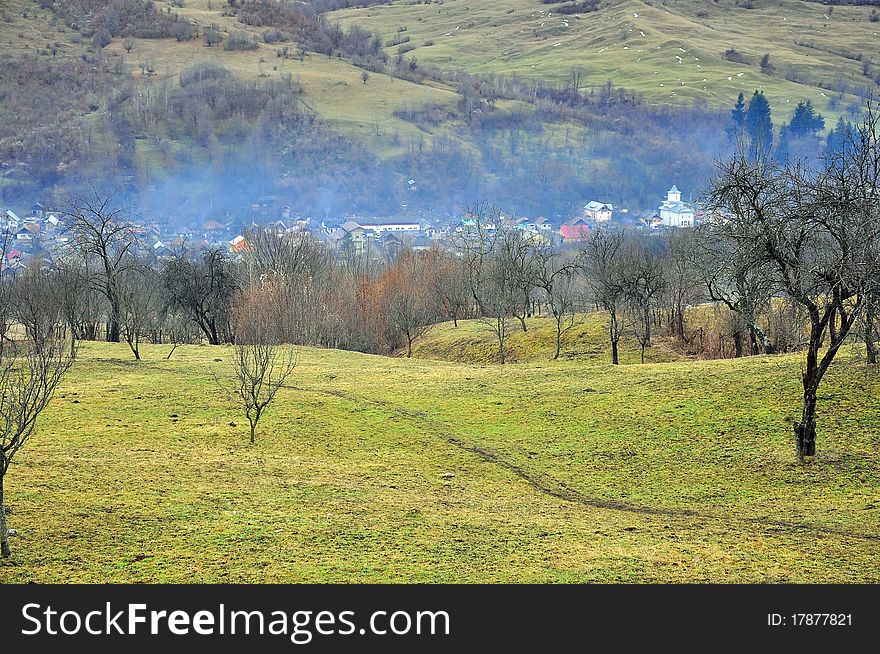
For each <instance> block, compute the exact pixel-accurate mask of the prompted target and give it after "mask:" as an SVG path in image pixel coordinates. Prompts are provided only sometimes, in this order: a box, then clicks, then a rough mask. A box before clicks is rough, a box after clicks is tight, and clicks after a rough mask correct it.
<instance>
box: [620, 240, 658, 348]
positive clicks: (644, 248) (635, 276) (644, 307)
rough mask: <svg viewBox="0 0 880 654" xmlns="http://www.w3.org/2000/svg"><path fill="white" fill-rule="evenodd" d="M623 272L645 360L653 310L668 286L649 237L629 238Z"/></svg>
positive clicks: (630, 309) (634, 324)
mask: <svg viewBox="0 0 880 654" xmlns="http://www.w3.org/2000/svg"><path fill="white" fill-rule="evenodd" d="M622 275H623V284H624V293H625V300H626V307H627V312H628V313H629V314H630V316H631V318H632V325H633V331H634V332H635V335H636V338H637V339H638V341H639V346H640V348H641V362H642V363H644V362H645V350H647V349H648V348H649V347H651V338H652V336H653V324H654V316H653V311H654V309H655V308H656V307H657V303H658V302H659V299H660V297H661V294H662V293H663V290H664V289H665V287H666V276H665V274H664V263H663V259H662V258H661V257H660V255H659V254H657V252H655V251H654V250H653V249H652V248H651V247H650V245H649V244H648V243H647V242H646V241H644V240H635V239H633V240H630V241H629V242H628V243H627V244H626V247H625V249H624V252H623V257H622Z"/></svg>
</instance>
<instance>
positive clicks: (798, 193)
mask: <svg viewBox="0 0 880 654" xmlns="http://www.w3.org/2000/svg"><path fill="white" fill-rule="evenodd" d="M878 131H880V130H878V113H877V108H876V106H875V105H873V103H870V104H869V106H868V108H867V113H866V115H865V119H864V122H863V124H862V125H861V126H860V127H859V128H858V130H857V133H856V135H855V140H854V142H853V143H852V147H849V148H845V149H843V150H842V151H841V152H837V153H833V154H831V155H829V156H828V157H827V158H826V159H825V160H824V163H823V165H822V167H821V168H820V169H818V170H810V169H807V168H805V167H803V166H800V165H795V164H789V165H786V166H780V165H778V164H775V163H772V162H768V161H766V160H760V159H759V160H756V161H750V160H749V159H748V158H747V157H745V156H742V155H740V156H737V157H735V158H734V159H733V160H732V161H731V162H730V163H727V164H724V165H722V166H721V170H720V174H719V176H718V177H717V179H716V180H715V181H714V183H713V186H712V189H711V194H710V199H711V201H712V204H713V205H714V207H715V208H716V209H720V210H723V211H725V212H726V215H727V216H729V218H727V219H722V220H719V221H718V222H719V223H720V225H719V228H718V229H717V233H718V235H719V237H720V238H724V239H726V240H727V242H728V243H729V246H730V247H731V248H734V249H739V250H742V251H746V252H752V253H754V254H756V255H759V259H758V260H757V261H756V263H757V264H758V265H764V266H766V270H767V274H768V275H769V278H770V280H771V281H772V283H773V285H774V287H775V288H776V289H778V291H779V292H781V293H784V294H785V295H787V296H788V297H789V298H790V299H791V300H792V301H794V302H795V303H797V304H800V305H801V306H803V308H804V309H805V310H806V313H807V316H808V319H809V323H808V327H809V333H808V337H807V353H806V360H805V362H804V367H803V413H802V415H801V419H800V421H797V422H795V425H794V432H795V439H796V443H797V456H798V460H799V461H801V462H803V460H804V457H806V456H813V455H815V453H816V401H817V393H818V390H819V385H820V384H821V382H822V378H823V377H824V375H825V373H826V372H827V370H828V367H829V366H830V365H831V363H832V361H833V360H834V357H835V356H836V354H837V352H838V350H839V349H840V347H841V346H842V345H843V343H844V342H845V341H846V339H847V337H848V335H849V334H850V331H851V330H852V328H853V326H854V325H855V324H856V321H857V319H858V318H859V316H860V314H861V312H862V311H863V310H864V308H865V302H866V300H867V298H869V297H870V296H871V295H873V294H874V293H875V292H876V290H877V286H878V283H880V282H878V271H880V263H878V262H880V148H878V143H877V140H878V135H880V134H878Z"/></svg>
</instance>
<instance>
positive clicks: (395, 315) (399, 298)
mask: <svg viewBox="0 0 880 654" xmlns="http://www.w3.org/2000/svg"><path fill="white" fill-rule="evenodd" d="M383 278H385V280H386V287H385V297H384V305H385V307H384V310H385V315H386V316H387V319H388V324H389V325H390V326H391V328H392V329H393V330H395V331H396V332H398V333H399V334H402V335H403V338H404V339H405V340H406V356H407V357H408V358H409V357H412V346H413V341H415V340H416V339H417V338H420V337H421V336H423V335H424V334H425V332H426V331H428V328H429V327H430V326H431V324H432V323H433V322H434V320H433V319H434V312H433V311H432V310H431V303H430V297H429V293H428V290H427V288H425V266H424V262H423V261H422V260H420V257H418V255H416V254H414V253H412V252H405V253H404V254H403V255H402V256H401V257H400V259H398V261H397V263H396V264H395V266H394V267H393V268H391V269H390V270H389V271H387V272H386V274H385V275H383Z"/></svg>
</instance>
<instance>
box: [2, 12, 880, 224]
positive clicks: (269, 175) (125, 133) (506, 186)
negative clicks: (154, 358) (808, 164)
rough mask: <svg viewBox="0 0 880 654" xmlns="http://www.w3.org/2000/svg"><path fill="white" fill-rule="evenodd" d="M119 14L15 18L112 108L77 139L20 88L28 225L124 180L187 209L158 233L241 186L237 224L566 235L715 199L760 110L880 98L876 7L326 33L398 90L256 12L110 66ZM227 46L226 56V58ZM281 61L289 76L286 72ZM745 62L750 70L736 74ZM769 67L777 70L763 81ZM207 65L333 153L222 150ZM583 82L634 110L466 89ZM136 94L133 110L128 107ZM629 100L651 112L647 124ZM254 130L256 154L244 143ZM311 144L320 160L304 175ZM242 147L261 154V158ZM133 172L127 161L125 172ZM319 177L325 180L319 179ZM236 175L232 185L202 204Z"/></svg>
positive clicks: (122, 54) (24, 42)
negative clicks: (730, 138)
mask: <svg viewBox="0 0 880 654" xmlns="http://www.w3.org/2000/svg"><path fill="white" fill-rule="evenodd" d="M249 2H251V3H257V4H258V5H259V4H261V3H262V4H267V3H268V4H270V5H271V4H273V3H272V0H249ZM105 4H107V3H103V2H101V0H39V1H38V0H8V1H7V2H5V3H3V8H2V10H0V30H2V34H3V37H4V38H3V39H0V53H2V54H4V55H6V56H10V57H16V58H20V57H25V56H27V57H35V58H36V59H37V60H38V61H42V62H45V64H46V65H47V66H49V67H55V68H58V67H61V66H63V65H64V63H65V62H78V63H79V64H80V66H82V62H88V65H89V67H90V68H89V69H87V70H91V71H93V72H94V74H96V75H97V74H99V73H100V75H103V77H104V78H106V79H102V80H101V81H93V80H89V81H85V80H83V81H81V82H79V86H78V89H79V90H83V91H85V90H86V89H88V87H95V89H98V88H100V89H102V90H100V91H98V90H88V92H87V93H84V94H83V96H82V97H79V98H78V101H79V104H76V105H72V106H70V105H68V106H66V107H65V111H63V112H60V117H59V114H56V113H55V112H52V111H47V112H46V115H39V114H40V113H42V112H40V111H35V110H34V109H33V108H31V107H28V106H27V103H28V99H31V101H33V102H35V103H37V107H40V108H46V107H49V106H51V102H52V100H51V97H52V96H51V94H52V91H51V86H48V81H47V82H46V84H47V88H45V89H42V90H41V91H39V92H35V90H34V89H30V88H21V89H17V88H10V89H8V90H10V91H13V92H12V93H7V94H5V95H4V96H3V98H0V110H2V113H3V117H4V118H5V121H4V122H7V123H8V124H10V125H12V124H13V123H14V125H13V126H12V127H11V128H10V129H9V130H8V131H9V133H8V134H4V133H3V130H0V154H2V157H0V164H2V165H3V169H4V174H3V176H2V177H0V192H4V193H5V194H6V195H7V201H13V202H19V201H20V202H22V203H24V202H25V200H27V199H30V200H31V201H32V200H33V197H32V196H33V195H38V194H42V193H43V192H44V190H45V189H47V188H48V189H52V190H57V191H60V192H63V191H64V190H66V189H67V188H68V187H69V186H71V185H74V184H77V183H82V181H83V180H86V179H89V178H92V179H93V178H96V177H103V178H110V177H113V176H117V177H118V179H116V180H115V181H114V183H116V184H117V185H120V186H129V187H131V188H132V191H133V192H137V193H140V194H143V193H148V194H149V195H150V197H151V198H154V199H155V198H168V197H170V196H172V195H174V196H175V197H177V195H179V196H180V197H182V198H183V199H182V200H179V201H175V202H174V203H171V205H170V207H169V206H164V205H162V206H150V202H147V203H146V204H147V205H148V206H147V207H146V210H147V211H150V210H153V211H155V212H161V213H167V212H168V211H169V210H172V209H174V208H176V207H177V206H179V205H180V204H182V203H183V201H184V200H186V201H187V202H188V203H189V205H190V206H196V205H198V207H199V208H198V209H195V210H194V211H195V212H196V213H197V214H203V213H205V212H206V211H207V210H208V209H207V208H206V207H208V206H216V204H217V203H216V200H217V197H216V196H217V195H218V190H219V189H222V190H224V191H225V192H226V194H232V191H233V188H234V187H235V184H234V183H233V182H235V181H238V182H240V183H239V185H238V186H239V187H240V188H237V189H236V190H237V191H238V192H240V193H241V194H242V197H240V198H238V197H236V199H235V202H233V203H231V204H232V206H230V207H228V208H229V209H230V210H231V209H234V208H235V207H236V206H238V205H241V206H247V205H248V204H249V203H250V202H251V201H252V200H253V198H252V197H250V196H248V197H245V195H247V193H248V191H250V190H253V189H255V188H259V189H260V190H259V191H254V192H258V193H274V194H282V195H285V196H287V202H288V203H289V204H291V205H297V209H298V210H300V211H302V212H304V213H306V214H308V213H315V212H318V211H322V212H324V213H325V214H326V213H328V212H331V211H332V212H335V213H346V212H347V213H351V212H359V211H370V212H377V213H396V212H400V211H402V210H404V209H405V208H406V207H408V208H409V210H414V211H422V212H431V211H438V210H442V211H454V210H456V208H457V207H460V206H461V204H462V203H465V202H472V201H474V200H475V199H477V198H480V199H488V200H491V201H493V202H498V203H500V204H503V205H505V206H510V207H511V208H512V209H513V210H516V211H521V212H524V213H527V214H534V215H548V216H551V217H554V218H556V219H564V218H568V217H570V215H571V212H572V211H574V210H575V209H576V208H577V207H578V206H580V205H581V204H583V202H584V201H585V200H586V199H587V198H589V197H591V196H601V197H606V196H607V197H609V198H612V199H615V200H616V201H617V202H618V203H628V204H631V205H633V206H636V207H651V206H655V204H656V202H657V198H658V196H659V194H660V193H661V192H662V190H663V189H665V188H668V185H669V184H670V182H671V180H674V181H675V182H676V183H677V184H679V186H681V187H684V188H687V189H688V190H689V191H693V192H699V190H700V188H701V187H702V186H703V185H704V184H705V181H706V178H707V175H709V174H710V172H711V162H712V158H713V157H715V156H716V155H717V154H718V151H719V148H720V147H721V144H722V142H723V140H724V132H723V127H724V121H725V120H726V117H725V116H726V110H727V109H728V108H729V107H730V106H731V104H732V102H733V101H734V99H735V97H736V95H737V94H738V93H739V92H740V91H742V92H744V93H745V94H746V95H749V94H750V93H751V92H752V91H753V90H754V89H756V88H759V89H763V90H764V91H765V92H766V94H767V96H768V98H769V99H770V101H771V104H772V106H773V112H774V113H773V117H774V120H775V122H776V124H777V126H778V125H781V124H782V123H783V122H785V121H787V120H788V119H789V118H790V115H791V109H793V107H794V105H795V104H796V103H797V102H798V101H800V100H803V99H812V100H813V103H814V104H815V106H816V107H817V109H818V110H819V111H820V112H821V113H823V114H824V115H825V117H826V124H827V125H828V126H830V125H831V124H832V123H833V121H834V120H836V118H837V117H838V116H839V115H842V114H847V112H849V111H850V110H852V109H853V108H854V107H856V106H857V101H858V98H857V97H856V95H854V93H856V92H857V91H859V90H860V89H864V88H865V87H866V85H871V86H872V87H876V81H875V78H876V77H877V76H878V72H880V68H878V67H877V66H875V64H874V62H873V59H872V58H873V57H875V55H874V53H873V52H874V51H873V49H872V43H873V42H874V41H875V40H876V38H877V32H878V30H880V27H878V25H880V23H878V22H872V21H870V20H869V17H870V15H871V12H872V9H871V8H870V7H865V6H856V7H844V6H838V7H834V10H833V11H830V10H829V9H828V8H826V7H825V6H824V5H820V4H818V3H814V2H806V1H800V0H786V1H784V2H781V3H776V2H773V3H771V2H760V1H755V2H752V3H749V4H751V5H752V6H753V7H754V8H752V9H746V8H744V7H741V6H738V5H737V4H735V3H733V2H728V1H723V2H716V3H712V4H711V5H706V4H705V3H697V2H690V1H686V0H677V1H673V0H670V1H668V2H666V3H663V4H659V3H648V2H639V1H636V0H632V1H626V2H622V1H619V0H602V2H600V3H599V4H598V10H597V11H595V12H590V13H583V14H572V15H560V14H558V13H554V12H558V9H555V8H557V7H561V6H562V5H560V4H558V3H556V4H553V3H551V4H544V3H543V2H541V1H540V0H512V1H511V2H508V3H497V2H488V1H486V0H473V1H468V0H445V1H444V2H442V3H438V2H431V3H413V2H409V1H403V0H394V1H393V2H391V3H390V4H382V5H372V6H368V7H360V8H351V9H346V10H342V11H337V12H332V13H330V14H326V15H324V20H325V23H324V24H325V25H327V26H329V27H328V29H334V28H335V25H336V24H337V22H338V24H339V25H340V26H341V27H342V29H343V30H350V29H351V28H352V27H353V26H360V27H363V28H365V29H366V30H369V31H371V32H373V33H375V34H376V35H379V37H380V38H379V40H380V49H381V50H384V54H385V55H387V57H386V59H385V61H386V63H385V64H383V66H384V67H382V69H381V70H380V69H378V68H377V67H376V65H375V62H372V63H371V62H369V61H366V60H364V59H363V58H362V57H360V58H359V57H358V56H354V55H350V54H346V52H344V51H341V50H340V51H335V52H333V53H332V54H331V55H330V56H326V55H325V54H319V53H318V52H316V51H312V50H309V49H308V48H307V47H304V46H302V45H301V43H300V41H299V39H300V38H301V35H300V36H293V35H290V34H288V35H287V36H283V35H282V36H281V37H278V38H280V39H281V40H280V41H278V40H271V42H270V40H269V39H267V38H266V35H267V33H268V32H270V31H271V30H272V29H276V28H275V27H273V25H274V24H273V23H271V22H270V23H262V24H260V23H259V22H254V21H251V22H245V21H244V20H243V19H242V14H241V13H240V12H241V7H242V6H243V5H244V6H247V3H241V2H239V3H237V6H236V7H235V8H231V7H230V6H229V5H228V3H225V2H220V1H219V0H182V1H181V0H173V1H171V0H157V1H156V2H154V3H153V5H152V6H153V7H154V8H155V10H156V11H158V12H159V13H161V14H163V15H166V16H172V17H174V16H176V17H179V18H180V19H181V20H184V21H187V22H188V23H191V24H192V26H193V32H192V35H191V37H190V38H184V39H182V40H176V39H174V38H170V37H169V36H159V37H155V36H152V37H150V38H139V37H137V36H135V37H133V38H124V36H123V35H124V34H125V33H126V32H125V30H124V29H121V28H120V29H118V30H117V31H116V32H114V33H113V35H112V37H111V36H108V40H107V42H106V45H103V46H99V45H96V44H95V43H94V42H93V41H94V30H93V26H91V27H90V25H91V23H89V18H88V17H89V16H92V14H93V12H92V10H91V9H88V8H89V7H92V6H94V7H99V8H100V7H103V6H104V5H105ZM740 4H743V3H740ZM87 9H88V10H87ZM65 12H66V13H65ZM89 12H92V13H89ZM70 15H74V16H75V17H76V20H71V19H70ZM251 23H254V24H251ZM209 31H214V32H216V33H217V34H218V36H219V37H220V38H221V39H223V42H221V43H220V44H215V45H213V47H211V46H209V45H208V44H207V43H206V41H205V39H204V35H205V34H206V33H208V32H209ZM234 38H243V39H246V40H251V41H253V43H254V45H253V48H252V49H234V50H228V49H226V46H225V45H224V43H225V42H228V41H229V40H231V39H234ZM285 39H286V40H285ZM301 47H302V54H301V55H300V56H294V54H293V53H295V52H297V51H298V50H299V49H300V48H301ZM284 48H286V49H287V51H288V53H289V54H286V55H284V56H280V52H281V51H282V49H284ZM728 48H736V50H737V51H738V54H737V57H738V58H739V59H741V60H742V62H744V63H736V62H733V61H728V60H726V59H723V58H722V52H723V51H725V50H727V49H728ZM400 53H403V54H404V55H405V57H406V59H405V60H404V64H402V65H404V67H406V66H407V65H411V66H412V70H414V71H415V73H413V74H411V75H400V74H398V73H396V72H395V70H394V66H395V65H396V64H395V61H397V58H398V56H399V54H400ZM764 53H768V54H769V55H770V63H771V64H772V70H771V69H770V68H766V69H765V72H762V70H761V68H760V59H761V57H762V56H763V54H764ZM406 62H409V64H407V63H406ZM204 65H211V66H223V67H224V68H225V69H226V70H227V71H229V72H231V73H232V74H233V75H234V76H235V78H236V79H238V80H240V81H241V82H242V83H245V84H251V85H266V84H272V83H281V82H284V83H286V82H285V80H292V81H293V83H295V85H296V94H297V97H296V99H295V100H290V99H289V98H288V99H287V100H285V103H286V106H288V107H289V108H290V109H292V110H295V111H297V112H301V113H302V114H303V115H304V116H307V117H308V118H309V120H312V119H314V120H317V121H318V124H319V126H320V128H321V129H322V130H323V131H322V132H321V133H320V134H319V135H318V136H315V134H316V133H315V131H314V129H311V130H309V129H306V128H297V129H298V130H299V131H298V132H297V134H296V135H294V138H291V137H290V135H289V134H285V133H284V132H283V130H282V131H281V133H278V134H273V135H272V137H271V138H270V139H269V140H268V142H267V141H266V139H265V136H264V135H262V134H258V133H257V130H258V129H259V128H260V126H261V121H265V122H266V123H267V127H266V129H264V130H263V131H264V132H266V131H271V130H272V129H274V123H275V121H274V119H270V118H269V117H268V116H259V117H258V116H253V115H248V116H246V117H245V118H244V120H245V124H244V126H243V125H242V124H241V122H239V121H238V119H235V118H233V119H232V120H224V121H220V122H218V123H217V124H216V125H213V126H212V129H210V130H208V133H207V134H205V133H204V127H203V125H204V122H201V123H200V122H199V121H198V120H197V119H194V118H192V115H191V114H192V112H188V111H187V110H186V109H183V110H179V111H178V110H175V111H177V113H176V114H174V115H168V108H169V107H172V108H173V107H175V104H174V103H173V102H171V103H169V97H172V96H173V95H174V94H175V93H177V92H178V91H179V88H180V79H181V75H182V74H184V73H186V72H187V71H191V70H193V68H194V67H196V68H197V67H199V66H204ZM13 68H14V67H13ZM573 68H577V69H581V70H582V71H583V74H584V77H583V80H582V82H581V87H580V93H582V94H583V95H585V96H589V97H592V96H591V95H590V94H591V93H592V94H598V95H597V97H598V96H601V93H602V89H603V88H605V87H604V85H605V83H606V82H608V81H611V82H613V84H614V85H615V86H616V87H618V88H620V89H624V91H623V96H622V98H623V99H622V100H621V98H619V97H618V96H616V95H613V94H612V96H610V97H611V98H612V101H611V102H610V103H608V104H606V101H605V100H602V101H598V100H597V101H596V102H592V101H591V102H590V103H588V106H586V107H581V108H580V109H577V110H575V109H572V108H570V107H566V106H564V103H563V104H562V105H557V104H554V102H553V101H552V100H548V99H546V98H545V99H543V100H541V101H540V102H539V101H537V100H536V99H534V98H532V99H529V97H528V93H527V92H526V90H527V88H528V86H527V85H525V86H523V87H522V88H520V89H519V91H517V92H516V93H514V94H512V95H511V96H510V97H507V98H506V96H504V95H503V94H502V97H495V95H497V94H496V93H495V92H494V91H492V90H491V89H489V90H487V89H485V88H484V89H482V90H478V91H474V90H473V89H472V90H467V91H466V90H464V88H463V86H462V84H464V82H463V81H462V79H463V78H462V77H461V75H460V74H461V73H466V74H469V75H487V74H490V73H491V74H495V75H498V76H500V77H499V79H502V78H503V80H506V81H504V82H502V83H503V84H506V83H507V81H509V80H512V79H514V78H516V79H519V80H531V81H533V82H540V83H542V84H545V85H549V86H548V87H547V88H550V87H551V86H556V85H558V86H559V88H562V87H563V86H564V85H565V84H566V80H567V79H568V75H569V73H570V71H571V70H572V69H573ZM368 69H369V70H368ZM87 70H83V71H81V72H80V74H81V75H86V74H87ZM365 70H367V71H368V77H367V79H364V78H363V74H364V72H365ZM438 71H439V72H438ZM53 74H55V73H49V72H46V73H45V75H44V76H43V77H45V79H46V80H49V79H51V76H52V75H53ZM62 74H63V73H62ZM11 77H14V73H8V72H7V74H6V76H5V77H4V79H3V83H4V84H7V85H10V84H23V85H26V84H27V82H28V80H37V79H42V78H41V77H40V76H30V77H25V78H24V79H18V80H15V81H14V82H13V81H11V80H10V78H11ZM129 85H130V89H131V90H130V92H128V91H122V92H116V91H113V90H112V89H125V88H127V87H128V86H129ZM475 88H476V87H475ZM474 92H476V93H477V95H478V97H477V100H476V103H477V104H476V107H477V109H476V111H475V112H474V111H473V110H472V108H469V106H470V105H469V103H471V105H472V104H473V103H474V102H475V100H474V98H473V97H468V98H466V97H465V94H466V93H467V94H472V93H474ZM89 93H90V94H89ZM632 93H635V94H636V96H635V98H636V100H635V105H631V104H628V103H630V102H633V100H632V97H631V94H632ZM481 94H482V95H481ZM627 94H630V95H627ZM43 95H45V96H46V97H45V98H44V97H43ZM37 97H39V98H40V99H39V100H38V101H37V100H33V99H34V98H37ZM120 97H121V98H122V99H121V100H120ZM19 98H23V99H24V102H19V101H18V99H19ZM172 99H173V97H172ZM620 102H622V103H623V104H616V105H615V104H614V103H620ZM694 103H696V104H694ZM7 105H8V106H7ZM682 105H687V108H683V107H682ZM159 106H162V110H161V111H159V110H157V107H159ZM145 108H147V109H149V111H150V112H152V113H151V114H150V115H146V112H145ZM670 108H675V109H670ZM172 113H173V112H172ZM56 120H60V121H61V123H60V124H59V125H57V126H56V127H57V129H55V130H54V131H52V132H51V135H50V136H47V137H46V138H45V139H43V141H40V140H39V139H37V140H36V143H33V142H31V141H27V139H26V140H25V141H26V142H25V144H24V145H22V138H21V134H30V133H33V132H38V131H40V128H42V127H44V125H43V124H36V123H52V122H53V121H56ZM29 121H30V122H29ZM193 121H194V122H193ZM245 127H246V128H247V129H249V130H251V132H252V133H251V134H250V135H246V136H242V134H241V132H242V131H243V130H244V128H245ZM72 134H73V135H82V136H77V139H78V142H77V143H75V144H74V145H75V147H72V148H70V149H69V151H68V149H65V148H54V149H53V148H52V147H49V146H48V145H47V142H52V143H55V142H57V141H58V139H59V138H61V137H60V135H72ZM297 138H299V139H301V141H299V142H298V141H297V140H296V139H297ZM309 141H312V142H314V148H315V152H305V154H303V151H304V150H306V151H307V150H308V149H309V147H310V145H309ZM243 145H246V146H247V147H248V148H252V149H254V150H256V152H255V153H251V152H244V151H243V150H244V148H243V147H242V146H243ZM34 146H36V148H34ZM261 148H262V149H261ZM35 152H36V154H35ZM120 153H123V154H124V155H125V156H124V157H122V160H120V161H117V159H118V158H119V157H120ZM317 155H320V156H321V157H323V160H321V161H315V160H314V159H315V157H316V156H317ZM40 158H42V159H43V161H41V160H40ZM254 161H256V162H257V163H256V164H252V162H254ZM16 167H19V168H20V170H13V172H15V173H16V175H15V176H11V177H10V176H9V174H8V173H9V170H10V169H15V168H16ZM218 170H220V171H221V172H222V173H223V178H222V181H220V182H216V183H215V186H214V187H213V188H210V189H206V188H204V187H205V186H206V180H207V179H213V180H216V179H217V177H218V173H217V171H218ZM315 170H318V171H319V173H318V174H314V175H313V174H312V173H313V172H314V171H315ZM38 171H39V174H37V172H38ZM186 175H191V176H192V179H189V180H186V179H184V178H185V176H186ZM29 177H36V179H29ZM410 178H415V179H416V180H417V181H418V182H419V189H420V190H419V193H418V194H416V195H412V194H409V193H407V192H406V185H405V182H406V180H408V179H410ZM298 182H299V184H298ZM19 187H21V188H20V189H19ZM17 189H18V190H17ZM314 189H320V190H319V191H315V190H314ZM224 208H226V207H224Z"/></svg>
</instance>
